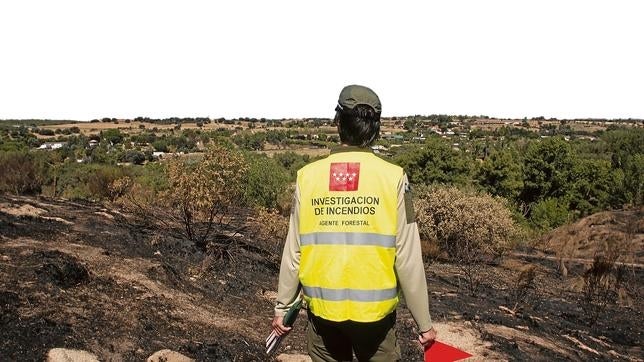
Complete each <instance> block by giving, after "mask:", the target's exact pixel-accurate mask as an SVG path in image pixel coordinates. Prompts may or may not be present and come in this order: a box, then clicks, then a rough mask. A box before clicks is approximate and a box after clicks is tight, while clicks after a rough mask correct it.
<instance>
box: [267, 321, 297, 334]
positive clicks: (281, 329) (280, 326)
mask: <svg viewBox="0 0 644 362" xmlns="http://www.w3.org/2000/svg"><path fill="white" fill-rule="evenodd" d="M271 326H272V327H273V332H275V334H277V335H278V336H282V335H285V334H287V333H289V332H290V331H291V329H293V327H286V326H285V325H284V317H278V316H275V318H273V323H272V325H271Z"/></svg>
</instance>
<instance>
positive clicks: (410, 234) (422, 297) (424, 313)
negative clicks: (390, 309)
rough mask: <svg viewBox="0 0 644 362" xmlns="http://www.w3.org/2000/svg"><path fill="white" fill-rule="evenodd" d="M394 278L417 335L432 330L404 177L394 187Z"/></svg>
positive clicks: (416, 231)
mask: <svg viewBox="0 0 644 362" xmlns="http://www.w3.org/2000/svg"><path fill="white" fill-rule="evenodd" d="M395 268H396V274H397V275H398V283H399V285H400V288H401V289H402V293H403V296H404V297H405V302H406V303H407V308H408V309H409V311H410V312H411V315H412V316H413V317H414V320H415V321H416V325H417V326H418V329H419V332H425V331H428V330H430V329H431V328H432V319H431V316H430V315H429V296H428V293H427V279H426V277H425V266H424V264H423V258H422V254H421V248H420V236H419V234H418V225H417V224H416V221H415V220H414V216H413V207H412V205H411V191H410V187H409V181H408V179H407V175H404V176H403V178H402V180H401V183H400V185H398V233H397V236H396V263H395Z"/></svg>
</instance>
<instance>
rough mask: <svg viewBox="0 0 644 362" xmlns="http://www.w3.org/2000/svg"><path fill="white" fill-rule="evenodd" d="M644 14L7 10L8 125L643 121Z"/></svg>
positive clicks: (573, 5) (463, 2)
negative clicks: (423, 117) (340, 100)
mask: <svg viewBox="0 0 644 362" xmlns="http://www.w3.org/2000/svg"><path fill="white" fill-rule="evenodd" d="M643 8H644V1H638V0H634V1H620V0H612V1H610V0H606V1H594V0H534V1H532V0H530V1H528V0H525V1H522V0H507V1H501V0H485V1H483V0H470V1H468V0H445V1H403V0H399V1H375V0H371V1H366V0H365V1H349V0H345V1H329V0H327V1H315V2H314V1H302V0H300V1H295V0H294V1H283V0H272V1H267V0H258V1H244V0H237V1H216V0H210V1H205V0H204V1H201V0H184V1H179V0H176V1H160V0H128V1H125V0H109V1H108V0H105V1H98V0H78V1H72V0H56V1H52V0H42V1H37V0H14V1H11V0H0V119H8V118H49V119H77V120H90V119H92V118H102V117H117V118H134V117H137V116H146V117H153V118H164V117H171V116H178V117H212V118H216V117H227V118H233V117H266V118H282V117H331V116H332V115H333V113H334V112H333V109H334V107H335V102H336V100H337V96H338V94H339V92H340V89H341V88H342V87H343V86H344V85H346V84H352V83H357V84H363V85H366V86H369V87H371V88H372V89H374V90H375V91H376V92H377V93H378V94H379V96H380V98H381V101H382V103H383V116H402V115H410V114H433V113H436V114H439V113H441V114H468V115H480V114H484V115H488V116H496V117H517V118H522V117H524V116H527V117H536V116H545V117H547V118H549V117H558V118H576V117H592V118H620V117H621V118H629V117H630V118H644V90H643V89H644V59H643V58H644V57H643V54H644V21H643V20H642V16H643V15H644V11H643V10H642V9H643Z"/></svg>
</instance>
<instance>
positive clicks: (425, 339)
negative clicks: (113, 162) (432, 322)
mask: <svg viewBox="0 0 644 362" xmlns="http://www.w3.org/2000/svg"><path fill="white" fill-rule="evenodd" d="M435 339H436V330H435V329H434V327H432V329H430V330H428V331H426V332H423V333H421V334H420V335H419V336H418V342H420V344H421V345H422V346H423V347H427V346H429V345H430V344H432V343H434V340H435Z"/></svg>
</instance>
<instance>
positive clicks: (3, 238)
mask: <svg viewBox="0 0 644 362" xmlns="http://www.w3.org/2000/svg"><path fill="white" fill-rule="evenodd" d="M640 216H641V215H640ZM149 217H151V218H152V217H154V215H150V216H149ZM641 233H642V230H639V229H638V230H635V234H637V235H641ZM544 256H547V255H546V254H544V253H538V252H535V251H534V250H522V251H521V254H517V255H514V256H510V257H508V258H506V259H505V260H504V261H503V262H502V263H500V264H498V265H488V266H484V267H482V268H481V269H480V270H478V271H477V273H480V275H481V276H484V278H483V281H482V283H481V285H480V287H479V288H478V290H477V291H476V292H471V291H469V290H468V288H467V287H466V286H465V283H464V281H463V278H462V270H461V268H459V267H458V266H456V265H452V264H445V263H438V262H433V263H431V264H428V265H427V266H426V269H427V277H428V282H429V286H430V295H431V301H432V316H433V318H434V321H435V323H436V327H437V329H438V333H439V340H442V341H444V342H446V343H448V344H451V345H454V346H457V347H459V348H461V349H464V350H466V351H467V352H469V353H471V354H473V355H474V357H472V358H471V359H470V360H471V361H487V360H517V361H523V360H538V361H541V360H542V361H554V360H573V361H588V360H630V361H642V360H643V359H644V355H643V352H642V349H641V348H642V330H643V329H644V328H643V327H642V326H643V325H644V323H642V322H643V319H642V311H643V306H642V301H641V295H642V294H641V292H642V287H643V283H642V268H641V267H640V266H639V264H636V263H635V264H633V263H631V264H633V265H629V266H628V267H627V268H626V269H625V270H626V276H625V277H626V278H627V283H625V288H623V293H621V294H620V296H621V298H620V302H618V303H614V304H610V305H608V306H607V307H606V309H605V311H604V312H603V313H602V314H601V316H600V317H599V319H598V320H597V322H596V323H594V324H592V325H591V324H590V323H589V321H588V316H587V314H586V313H585V312H584V311H583V310H582V308H581V307H580V303H579V300H580V298H581V294H580V293H579V289H580V288H579V277H578V276H579V275H580V274H581V273H582V272H583V271H584V268H586V266H585V264H584V262H583V260H582V261H580V262H569V263H568V264H567V269H568V276H567V277H565V278H564V277H562V276H560V272H559V270H558V268H557V262H556V260H552V259H549V258H547V257H544ZM528 265H535V266H536V277H535V279H534V280H535V283H534V288H531V289H530V290H529V294H528V297H527V298H525V300H524V301H523V302H522V303H519V305H516V306H515V300H516V298H515V297H513V295H514V294H515V291H516V288H515V283H516V280H517V277H518V275H519V271H520V270H523V268H525V267H526V266H528ZM278 268H279V255H277V254H276V253H275V252H274V251H272V250H269V249H266V248H262V247H261V246H258V245H257V244H255V243H254V242H253V236H252V235H250V234H248V235H244V237H242V238H240V239H239V241H238V242H235V243H234V245H231V246H230V248H229V249H228V252H227V253H226V254H225V255H219V256H217V257H213V256H212V255H211V256H208V255H206V254H204V253H202V252H200V251H198V250H196V249H195V248H193V247H192V246H191V245H190V244H189V243H186V242H184V241H181V240H180V239H177V238H174V237H172V236H170V234H168V233H165V232H164V231H161V230H154V229H151V228H148V227H144V226H143V225H137V224H136V223H134V222H132V219H131V218H130V217H129V216H128V215H127V214H123V213H121V212H119V210H116V209H114V208H111V207H110V208H106V207H104V206H102V205H98V204H91V203H77V202H71V201H63V200H52V199H42V198H41V199H36V198H25V197H6V196H5V197H0V360H3V361H4V360H8V361H14V360H15V361H42V360H44V359H45V356H46V354H47V352H48V351H49V350H50V349H52V348H56V347H65V348H76V349H81V350H85V351H89V352H91V353H93V354H95V355H96V356H98V358H99V359H100V360H102V361H140V360H145V359H146V358H147V357H148V356H150V355H151V354H152V353H154V352H155V351H158V350H161V349H170V350H173V351H177V352H180V353H182V354H183V355H185V356H188V357H190V358H193V359H196V360H199V361H266V360H271V359H269V358H267V357H266V356H265V354H264V351H263V350H264V348H263V342H264V338H265V337H266V335H267V334H268V333H269V325H270V321H271V319H272V305H273V300H274V297H275V294H276V293H275V288H276V284H277V274H278ZM397 328H398V338H399V341H400V344H401V349H402V353H403V360H404V361H421V360H422V358H421V351H420V348H419V346H418V345H417V344H416V343H415V342H414V338H415V337H414V331H413V321H412V319H411V316H410V315H409V313H408V312H407V311H406V309H405V308H404V306H401V307H400V308H399V311H398V324H397ZM305 329H306V315H305V314H304V313H302V314H301V316H300V318H299V319H298V321H297V322H296V325H295V329H294V332H293V333H292V334H291V335H290V336H289V337H288V339H287V340H286V341H285V342H284V343H283V344H282V346H281V347H280V350H279V351H278V355H277V356H276V358H277V360H282V361H304V360H306V357H305V356H304V355H305V354H306V352H305V351H306V348H305V343H304V333H305Z"/></svg>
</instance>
